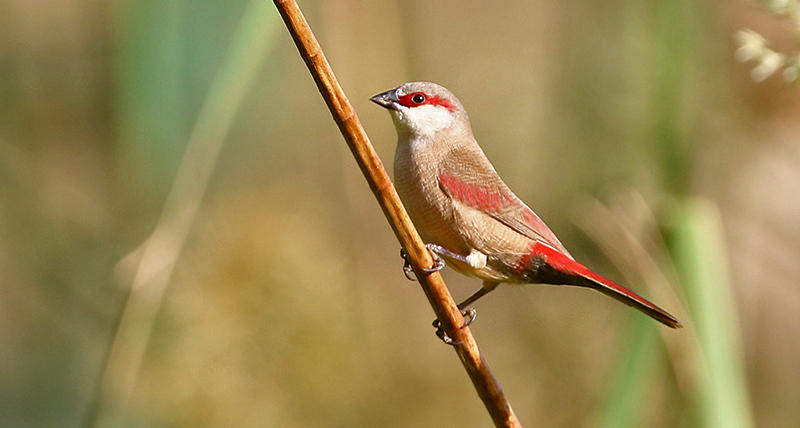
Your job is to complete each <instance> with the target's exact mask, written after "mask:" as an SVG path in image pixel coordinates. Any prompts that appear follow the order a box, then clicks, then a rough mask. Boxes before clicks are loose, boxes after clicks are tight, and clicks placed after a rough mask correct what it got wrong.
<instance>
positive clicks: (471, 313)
mask: <svg viewBox="0 0 800 428" xmlns="http://www.w3.org/2000/svg"><path fill="white" fill-rule="evenodd" d="M461 316H463V317H464V323H463V324H461V327H459V328H464V327H466V326H468V325H470V324H472V322H473V321H475V318H476V317H477V316H478V311H476V310H475V309H474V308H467V309H461ZM433 326H434V327H436V336H437V337H438V338H439V339H442V342H444V343H446V344H448V345H450V346H458V345H461V344H462V343H464V342H463V341H460V342H456V341H455V340H453V338H452V337H450V336H448V335H447V332H445V331H444V329H443V328H442V323H441V322H440V321H439V320H438V319H435V320H433Z"/></svg>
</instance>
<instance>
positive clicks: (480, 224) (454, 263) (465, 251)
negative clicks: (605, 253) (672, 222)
mask: <svg viewBox="0 0 800 428" xmlns="http://www.w3.org/2000/svg"><path fill="white" fill-rule="evenodd" d="M370 100H372V101H373V102H375V103H377V104H378V105H380V106H382V107H385V108H386V109H388V111H389V113H391V116H392V120H393V122H394V125H395V127H396V128H397V134H398V138H397V150H396V152H395V158H394V180H395V186H396V187H397V192H398V193H399V195H400V198H401V199H402V201H403V203H404V204H405V207H406V209H407V210H408V214H409V215H410V216H411V219H412V221H413V222H414V225H415V226H416V227H417V229H418V230H419V233H420V235H421V236H422V239H423V240H424V241H425V242H426V243H428V248H429V249H430V250H431V251H432V252H433V253H434V255H438V256H441V257H442V258H444V259H445V260H446V261H447V264H448V265H450V266H451V267H452V268H454V269H455V270H457V271H459V272H461V273H463V274H465V275H471V276H475V277H478V278H480V279H482V280H483V287H482V288H481V289H480V290H479V291H478V292H477V293H475V294H474V295H472V296H471V297H470V298H468V299H467V300H465V301H464V302H463V303H462V304H460V305H459V308H460V309H462V310H464V309H465V307H466V306H467V305H469V304H471V303H472V302H474V301H475V300H477V299H478V298H480V297H482V296H483V295H485V294H486V293H488V292H490V291H492V290H494V288H495V287H497V285H498V284H499V283H501V282H503V283H510V284H556V285H576V286H581V287H589V288H592V289H594V290H597V291H600V292H601V293H603V294H606V295H608V296H611V297H613V298H614V299H617V300H618V301H620V302H622V303H625V304H626V305H628V306H632V307H634V308H636V309H638V310H640V311H642V312H644V313H645V314H647V315H649V316H651V317H652V318H654V319H656V320H657V321H660V322H661V323H663V324H665V325H666V326H668V327H672V328H679V327H681V324H680V322H679V321H678V320H677V319H676V318H675V317H673V316H672V315H670V314H669V313H667V312H666V311H664V310H663V309H661V308H659V307H658V306H656V305H654V304H652V303H650V302H648V301H647V300H645V299H644V298H642V297H640V296H638V295H637V294H636V293H634V292H632V291H630V290H627V289H626V288H624V287H622V286H620V285H619V284H616V283H614V282H613V281H611V280H608V279H606V278H604V277H602V276H600V275H598V274H596V273H594V272H592V271H591V270H589V269H588V268H587V267H585V266H584V265H582V264H580V263H578V262H577V261H575V259H573V258H572V256H571V255H570V254H569V252H568V251H567V249H566V248H564V246H563V245H562V244H561V242H560V241H559V240H558V238H556V236H555V234H553V232H552V231H551V230H550V229H549V228H548V227H547V226H546V225H545V224H544V222H542V220H541V219H540V218H539V217H538V216H537V215H536V214H535V213H534V212H533V211H532V210H531V209H530V208H528V206H527V205H525V203H524V202H522V200H520V199H519V198H518V197H517V196H516V195H515V194H514V193H513V192H512V191H511V190H510V189H509V188H508V186H506V184H505V183H504V182H503V180H502V179H501V178H500V176H499V175H498V174H497V172H496V171H495V169H494V167H493V166H492V164H491V163H490V162H489V159H487V158H486V155H484V154H483V151H482V150H481V148H480V146H479V145H478V142H477V141H475V137H474V136H473V135H472V126H471V125H470V121H469V117H468V116H467V112H466V111H465V110H464V107H463V106H462V105H461V102H459V101H458V99H457V98H456V97H455V96H454V95H453V94H452V93H451V92H450V91H448V90H447V89H445V88H444V87H442V86H439V85H437V84H435V83H430V82H411V83H405V84H403V85H400V86H398V87H397V88H395V89H391V90H389V91H386V92H383V93H380V94H378V95H375V96H374V97H372V98H370Z"/></svg>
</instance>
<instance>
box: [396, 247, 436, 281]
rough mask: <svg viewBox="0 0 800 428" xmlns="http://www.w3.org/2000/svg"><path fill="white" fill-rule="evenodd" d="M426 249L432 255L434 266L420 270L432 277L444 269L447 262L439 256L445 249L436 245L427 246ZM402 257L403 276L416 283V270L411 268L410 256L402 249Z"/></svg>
mask: <svg viewBox="0 0 800 428" xmlns="http://www.w3.org/2000/svg"><path fill="white" fill-rule="evenodd" d="M425 247H426V248H427V249H428V251H429V252H430V253H431V258H433V266H431V267H430V268H420V270H421V271H422V272H424V273H425V274H427V275H430V274H432V273H434V272H439V271H440V270H442V269H444V266H445V261H444V259H443V258H441V257H440V256H439V250H440V249H441V250H444V249H443V248H442V247H441V246H439V245H436V244H425ZM444 251H447V250H444ZM400 257H401V258H402V259H403V274H405V276H406V278H408V279H409V280H410V281H416V280H417V277H416V275H414V269H413V268H412V267H411V262H410V261H409V260H408V254H406V251H405V250H404V249H402V248H401V249H400Z"/></svg>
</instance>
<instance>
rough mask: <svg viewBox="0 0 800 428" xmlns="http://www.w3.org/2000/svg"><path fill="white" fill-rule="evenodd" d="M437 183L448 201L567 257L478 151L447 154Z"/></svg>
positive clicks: (458, 150) (544, 225) (547, 229)
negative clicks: (468, 208) (449, 198)
mask: <svg viewBox="0 0 800 428" xmlns="http://www.w3.org/2000/svg"><path fill="white" fill-rule="evenodd" d="M438 180H439V186H440V187H441V189H442V190H443V191H444V192H445V193H446V194H447V195H448V196H450V197H451V198H453V199H456V200H458V201H460V202H461V203H463V204H465V205H467V206H469V207H472V208H474V209H477V210H480V211H481V212H483V213H485V214H487V215H489V216H491V217H492V218H494V219H495V220H497V221H499V222H500V223H503V224H504V225H506V226H508V227H509V228H511V229H512V230H514V231H515V232H517V233H519V234H521V235H523V236H526V237H528V238H529V239H533V240H535V241H539V242H542V243H544V244H547V245H549V246H550V247H553V248H555V249H557V250H559V251H561V252H563V253H564V254H566V255H569V252H568V251H567V249H566V248H564V246H563V245H562V244H561V242H560V241H559V240H558V238H556V236H555V234H554V233H553V232H552V231H551V230H550V228H548V227H547V225H546V224H544V222H543V221H542V220H541V219H540V218H539V216H537V215H536V213H534V212H533V210H531V209H530V208H528V206H527V205H525V203H524V202H522V200H520V199H519V198H518V197H517V196H516V195H515V194H514V193H513V192H511V190H510V189H509V188H508V186H506V184H505V183H504V182H503V180H502V179H501V178H500V176H499V175H498V174H497V172H496V171H495V169H494V167H493V166H492V164H491V163H490V162H489V160H488V159H487V158H486V156H485V155H483V153H482V152H480V149H479V148H478V152H476V151H475V150H470V149H467V148H463V147H459V148H455V149H453V150H452V151H450V152H449V153H448V155H447V156H446V157H445V159H444V160H443V161H442V163H441V167H440V169H439V172H438ZM570 257H571V256H570Z"/></svg>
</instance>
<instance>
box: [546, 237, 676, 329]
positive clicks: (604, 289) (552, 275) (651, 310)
mask: <svg viewBox="0 0 800 428" xmlns="http://www.w3.org/2000/svg"><path fill="white" fill-rule="evenodd" d="M535 247H536V248H535V249H534V254H536V255H537V257H538V258H539V259H540V262H541V264H539V266H538V268H537V274H536V279H537V280H540V281H541V282H543V283H546V284H557V285H578V286H583V287H589V288H593V289H595V290H597V291H599V292H601V293H603V294H605V295H607V296H609V297H612V298H614V299H616V300H617V301H619V302H622V303H624V304H626V305H628V306H631V307H633V308H636V309H638V310H640V311H642V312H644V313H645V314H647V315H648V316H650V317H651V318H653V319H655V320H656V321H659V322H660V323H662V324H664V325H666V326H667V327H671V328H681V327H683V326H682V325H681V323H680V321H678V319H677V318H675V317H674V316H672V315H671V314H669V313H668V312H667V311H665V310H663V309H661V308H659V307H658V306H656V305H655V304H653V303H651V302H649V301H648V300H647V299H645V298H644V297H642V296H639V295H638V294H636V293H634V292H633V291H630V290H628V289H627V288H625V287H623V286H621V285H619V284H617V283H615V282H614V281H611V280H610V279H607V278H604V277H603V276H600V275H598V274H596V273H594V272H592V271H591V270H589V268H587V267H586V266H584V265H582V264H580V263H578V262H576V261H575V260H573V259H572V258H570V257H569V256H567V255H565V254H562V253H561V252H559V251H557V250H555V249H553V248H550V247H548V246H547V245H544V244H541V243H537V244H535ZM537 282H539V281H537Z"/></svg>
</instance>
